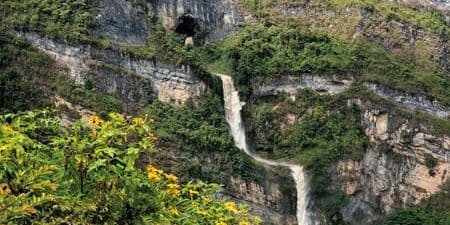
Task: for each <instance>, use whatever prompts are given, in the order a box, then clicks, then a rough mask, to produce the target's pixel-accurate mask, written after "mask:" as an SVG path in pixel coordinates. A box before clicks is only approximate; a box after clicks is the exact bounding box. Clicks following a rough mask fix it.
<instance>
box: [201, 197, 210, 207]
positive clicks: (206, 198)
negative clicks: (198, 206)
mask: <svg viewBox="0 0 450 225" xmlns="http://www.w3.org/2000/svg"><path fill="white" fill-rule="evenodd" d="M202 199H203V204H205V205H207V204H209V203H211V202H212V200H211V199H210V198H209V197H203V198H202Z"/></svg>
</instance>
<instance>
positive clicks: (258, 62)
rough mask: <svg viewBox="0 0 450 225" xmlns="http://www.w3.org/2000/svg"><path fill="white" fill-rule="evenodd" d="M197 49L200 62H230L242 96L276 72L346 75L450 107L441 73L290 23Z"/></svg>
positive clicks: (267, 25)
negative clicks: (201, 56)
mask: <svg viewBox="0 0 450 225" xmlns="http://www.w3.org/2000/svg"><path fill="white" fill-rule="evenodd" d="M203 52H207V53H211V54H212V56H211V57H210V60H209V61H206V62H207V64H209V65H215V64H218V63H217V62H222V65H231V70H232V71H233V72H234V73H233V76H234V79H235V81H236V83H237V84H238V85H239V89H240V91H241V93H242V95H244V96H249V95H250V94H251V87H252V85H250V84H255V83H256V84H259V83H261V82H265V81H269V80H270V79H272V78H275V77H279V76H282V75H294V76H301V75H302V74H303V73H315V74H333V75H350V74H351V75H352V76H354V77H355V79H356V80H357V81H370V82H376V83H381V84H383V85H385V86H388V87H392V88H394V89H397V90H401V91H405V92H407V93H414V94H423V95H427V96H430V97H434V98H436V99H438V100H439V101H441V102H442V103H443V104H445V105H450V80H449V79H448V78H447V74H446V73H445V72H444V71H441V70H439V69H431V68H423V67H417V66H415V65H414V64H413V63H412V62H410V61H409V60H406V59H402V58H399V57H396V56H394V55H393V54H391V53H389V52H388V51H386V50H385V49H384V48H382V47H379V46H377V45H374V44H370V43H365V42H362V41H357V40H355V41H344V40H342V39H339V38H336V37H333V36H330V35H328V34H326V33H325V32H324V31H320V30H312V29H309V28H306V27H302V26H301V24H298V23H296V22H292V23H289V24H287V25H273V24H270V23H265V24H258V25H256V26H252V27H247V29H244V30H243V31H241V32H239V33H237V34H235V35H234V36H231V37H229V38H228V39H227V40H224V41H223V42H221V43H219V44H217V45H216V46H214V45H208V46H206V47H205V49H204V50H203ZM224 56H226V57H227V58H224ZM206 67H208V65H207V66H206ZM210 67H211V66H210ZM221 70H222V71H223V70H224V69H221ZM229 70H230V69H229Z"/></svg>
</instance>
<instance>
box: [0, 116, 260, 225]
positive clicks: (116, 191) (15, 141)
mask: <svg viewBox="0 0 450 225" xmlns="http://www.w3.org/2000/svg"><path fill="white" fill-rule="evenodd" d="M151 124H152V120H151V119H150V118H148V117H145V118H124V117H123V116H121V115H119V114H110V115H109V118H108V119H107V120H103V119H101V118H99V117H97V116H92V117H91V118H90V119H89V121H87V122H84V121H78V122H76V123H74V124H72V125H70V126H69V127H63V126H61V125H60V123H59V122H58V121H57V120H56V119H54V118H53V116H52V114H51V113H49V112H46V111H32V112H27V113H23V114H8V115H3V116H0V224H156V225H158V224H160V225H165V224H167V225H168V224H171V225H173V224H186V225H191V224H192V225H194V224H212V225H225V224H236V225H249V224H258V223H260V221H259V218H257V217H253V216H251V215H249V213H248V212H247V210H246V209H245V208H244V207H243V206H237V205H236V204H235V203H234V202H231V201H225V200H221V199H218V198H216V197H215V193H216V192H217V189H218V187H219V185H216V184H206V183H203V182H200V181H197V182H189V183H187V184H181V183H180V181H179V179H178V177H177V176H175V175H173V174H170V173H165V172H164V171H162V170H159V169H158V168H157V167H155V166H152V165H148V166H147V168H146V169H145V170H144V171H142V170H140V169H137V168H136V165H135V163H136V161H137V160H138V158H139V156H140V154H143V153H146V152H150V151H152V150H153V142H154V141H155V139H156V137H155V135H154V134H153V132H152V129H151Z"/></svg>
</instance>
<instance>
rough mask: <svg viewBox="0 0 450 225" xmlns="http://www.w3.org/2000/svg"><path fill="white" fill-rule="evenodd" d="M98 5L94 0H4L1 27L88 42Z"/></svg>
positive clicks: (0, 3)
mask: <svg viewBox="0 0 450 225" xmlns="http://www.w3.org/2000/svg"><path fill="white" fill-rule="evenodd" d="M96 4H97V1H94V0H45V1H42V0H23V1H16V0H3V1H2V2H0V14H1V15H2V23H1V24H0V26H1V27H2V28H3V29H17V30H25V31H35V32H39V33H43V34H45V35H49V36H50V37H52V38H56V39H60V40H68V41H72V42H79V41H88V40H89V28H90V26H91V25H92V21H93V12H94V9H95V6H96Z"/></svg>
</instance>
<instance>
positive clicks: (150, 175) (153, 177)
mask: <svg viewBox="0 0 450 225" xmlns="http://www.w3.org/2000/svg"><path fill="white" fill-rule="evenodd" d="M147 177H148V179H149V180H151V181H154V182H155V181H159V180H160V179H161V178H160V177H159V175H158V174H157V173H154V172H149V173H147Z"/></svg>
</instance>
